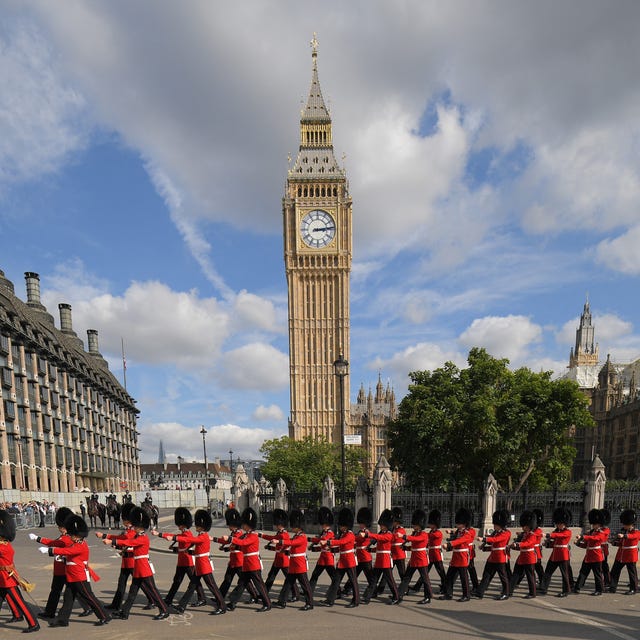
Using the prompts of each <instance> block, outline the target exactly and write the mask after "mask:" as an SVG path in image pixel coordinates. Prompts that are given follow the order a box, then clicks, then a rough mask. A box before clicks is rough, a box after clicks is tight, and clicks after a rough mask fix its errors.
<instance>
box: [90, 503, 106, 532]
mask: <svg viewBox="0 0 640 640" xmlns="http://www.w3.org/2000/svg"><path fill="white" fill-rule="evenodd" d="M106 511H107V508H106V507H105V506H104V505H103V504H102V503H100V502H98V501H97V500H91V499H90V498H87V514H88V515H89V523H90V525H91V528H92V529H96V528H97V527H96V525H97V521H98V519H99V520H100V523H101V527H102V528H103V529H104V521H105V517H106Z"/></svg>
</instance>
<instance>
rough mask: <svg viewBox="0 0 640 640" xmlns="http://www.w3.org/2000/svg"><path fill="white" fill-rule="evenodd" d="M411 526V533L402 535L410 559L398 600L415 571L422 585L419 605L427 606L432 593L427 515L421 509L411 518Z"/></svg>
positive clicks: (407, 586)
mask: <svg viewBox="0 0 640 640" xmlns="http://www.w3.org/2000/svg"><path fill="white" fill-rule="evenodd" d="M411 526H412V527H413V533H411V535H407V534H405V535H404V540H405V541H406V543H408V544H410V546H411V557H410V558H409V567H408V568H407V569H406V571H405V573H404V576H403V578H402V582H401V583H400V588H399V589H398V592H399V595H400V600H402V598H403V597H404V595H405V594H406V593H407V590H408V588H409V583H410V582H411V578H413V574H414V573H415V572H416V571H417V572H418V573H419V575H420V579H421V580H422V583H423V584H424V598H423V599H422V600H420V602H419V604H428V603H429V602H431V598H432V597H433V593H432V592H431V581H430V580H429V571H428V569H427V567H428V566H429V555H428V545H429V534H428V533H427V531H425V529H426V526H427V514H426V513H425V512H424V511H423V510H422V509H416V510H415V511H414V512H413V515H412V516H411Z"/></svg>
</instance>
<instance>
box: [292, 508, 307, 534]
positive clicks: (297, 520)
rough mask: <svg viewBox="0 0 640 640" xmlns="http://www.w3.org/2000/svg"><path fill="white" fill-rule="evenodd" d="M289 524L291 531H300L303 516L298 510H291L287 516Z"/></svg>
mask: <svg viewBox="0 0 640 640" xmlns="http://www.w3.org/2000/svg"><path fill="white" fill-rule="evenodd" d="M289 524H290V525H291V528H292V529H302V525H303V524H304V514H303V513H302V511H300V509H293V510H292V511H291V513H290V514H289Z"/></svg>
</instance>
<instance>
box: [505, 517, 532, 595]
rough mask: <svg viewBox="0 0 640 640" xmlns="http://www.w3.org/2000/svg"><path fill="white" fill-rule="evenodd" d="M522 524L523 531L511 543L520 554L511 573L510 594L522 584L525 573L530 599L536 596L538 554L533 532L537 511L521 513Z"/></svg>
mask: <svg viewBox="0 0 640 640" xmlns="http://www.w3.org/2000/svg"><path fill="white" fill-rule="evenodd" d="M520 526H521V527H522V532H521V533H519V534H518V535H517V536H516V539H515V540H514V541H513V542H512V543H511V548H512V549H516V550H518V551H519V552H520V554H519V555H518V559H517V560H516V564H515V567H514V568H513V573H512V574H511V584H510V589H509V595H513V592H514V590H515V588H516V586H517V585H518V584H520V581H521V580H522V577H523V575H524V576H525V577H526V578H527V584H528V585H529V593H528V594H527V595H526V596H524V597H525V598H527V599H530V598H535V597H536V578H535V568H534V567H535V566H536V562H537V560H538V556H537V555H536V535H535V534H534V533H533V531H534V529H535V528H536V515H535V513H533V511H523V512H522V514H521V515H520Z"/></svg>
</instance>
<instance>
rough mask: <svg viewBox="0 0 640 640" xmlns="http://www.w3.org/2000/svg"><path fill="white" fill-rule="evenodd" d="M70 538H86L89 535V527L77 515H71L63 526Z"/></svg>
mask: <svg viewBox="0 0 640 640" xmlns="http://www.w3.org/2000/svg"><path fill="white" fill-rule="evenodd" d="M62 526H63V527H64V528H65V529H66V530H67V534H68V535H70V536H80V537H81V538H86V537H87V536H88V535H89V527H88V526H87V523H86V522H85V521H84V520H83V519H82V518H81V517H80V516H77V515H75V514H73V513H72V514H71V515H70V516H69V517H68V518H67V519H66V520H65V521H64V524H63V525H62Z"/></svg>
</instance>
